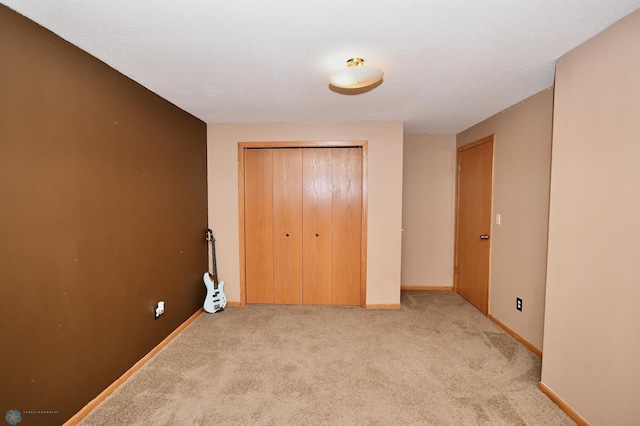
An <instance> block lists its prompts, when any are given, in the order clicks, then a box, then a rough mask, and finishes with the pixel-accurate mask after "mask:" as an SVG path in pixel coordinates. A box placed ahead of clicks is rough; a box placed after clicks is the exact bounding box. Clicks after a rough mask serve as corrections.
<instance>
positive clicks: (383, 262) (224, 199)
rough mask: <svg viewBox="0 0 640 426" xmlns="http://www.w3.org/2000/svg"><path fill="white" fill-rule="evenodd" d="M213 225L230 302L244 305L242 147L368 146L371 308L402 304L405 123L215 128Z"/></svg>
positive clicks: (211, 128) (211, 140)
mask: <svg viewBox="0 0 640 426" xmlns="http://www.w3.org/2000/svg"><path fill="white" fill-rule="evenodd" d="M207 132H208V153H207V157H208V160H207V162H208V184H209V188H208V191H209V226H210V227H211V228H212V229H213V231H214V233H215V235H216V253H217V260H218V273H219V275H220V279H222V280H224V281H225V291H226V294H227V298H228V299H229V300H230V301H239V300H240V263H239V262H240V261H239V235H238V233H239V224H238V142H253V141H322V140H366V141H368V146H369V150H368V154H369V155H368V241H367V256H368V262H367V298H366V303H367V304H368V305H383V304H398V303H400V268H401V265H400V257H401V227H402V160H403V158H402V143H403V139H402V123H401V122H375V123H374V122H358V123H255V124H209V125H208V127H207Z"/></svg>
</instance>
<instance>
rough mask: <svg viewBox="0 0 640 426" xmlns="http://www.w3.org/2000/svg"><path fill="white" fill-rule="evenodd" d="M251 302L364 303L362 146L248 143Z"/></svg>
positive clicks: (247, 232) (248, 288) (246, 183)
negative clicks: (250, 145)
mask: <svg viewBox="0 0 640 426" xmlns="http://www.w3.org/2000/svg"><path fill="white" fill-rule="evenodd" d="M244 171H245V176H244V197H245V198H244V218H245V233H244V235H245V244H244V247H245V283H246V296H247V302H248V303H275V304H324V305H359V304H360V283H361V279H360V278H361V277H360V271H361V232H362V149H361V148H358V147H345V148H335V147H334V148H260V149H245V150H244Z"/></svg>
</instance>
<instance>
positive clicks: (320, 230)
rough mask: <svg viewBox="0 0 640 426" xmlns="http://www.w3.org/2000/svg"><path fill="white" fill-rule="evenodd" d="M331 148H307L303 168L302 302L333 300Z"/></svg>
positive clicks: (319, 303)
mask: <svg viewBox="0 0 640 426" xmlns="http://www.w3.org/2000/svg"><path fill="white" fill-rule="evenodd" d="M332 152H333V149H332V148H306V149H304V152H303V158H304V161H303V163H304V169H303V175H304V178H303V181H304V196H303V200H304V201H303V212H304V214H303V221H304V243H303V252H304V273H303V293H304V303H305V304H309V305H330V304H332V287H333V285H332V273H333V265H332V246H333V226H332V225H333V224H332V211H333V195H332V194H333V178H332V173H333V157H332Z"/></svg>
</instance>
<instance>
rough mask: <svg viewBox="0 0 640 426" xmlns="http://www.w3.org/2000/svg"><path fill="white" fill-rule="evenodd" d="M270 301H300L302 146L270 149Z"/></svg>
mask: <svg viewBox="0 0 640 426" xmlns="http://www.w3.org/2000/svg"><path fill="white" fill-rule="evenodd" d="M273 286H274V289H273V291H274V293H273V303H277V304H296V305H299V304H301V303H302V150H301V149H299V148H293V149H274V150H273Z"/></svg>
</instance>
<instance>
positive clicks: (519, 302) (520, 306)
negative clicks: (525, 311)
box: [516, 297, 522, 312]
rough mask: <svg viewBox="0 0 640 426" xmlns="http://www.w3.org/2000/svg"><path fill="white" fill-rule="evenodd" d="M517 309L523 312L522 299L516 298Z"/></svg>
mask: <svg viewBox="0 0 640 426" xmlns="http://www.w3.org/2000/svg"><path fill="white" fill-rule="evenodd" d="M516 309H517V310H519V311H520V312H522V299H520V298H519V297H516Z"/></svg>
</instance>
